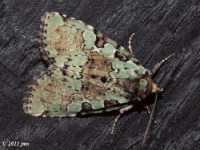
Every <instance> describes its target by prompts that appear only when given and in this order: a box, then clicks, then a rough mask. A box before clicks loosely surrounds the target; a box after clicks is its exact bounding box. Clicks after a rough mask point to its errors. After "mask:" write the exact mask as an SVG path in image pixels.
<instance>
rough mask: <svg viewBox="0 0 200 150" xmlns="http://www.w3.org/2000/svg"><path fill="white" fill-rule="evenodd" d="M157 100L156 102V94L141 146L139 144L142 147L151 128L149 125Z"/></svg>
mask: <svg viewBox="0 0 200 150" xmlns="http://www.w3.org/2000/svg"><path fill="white" fill-rule="evenodd" d="M157 100H158V93H156V96H155V102H154V104H153V109H152V111H151V114H150V117H149V122H148V125H147V128H146V131H145V133H144V137H143V140H142V144H141V145H142V146H143V145H144V143H145V142H146V138H147V135H148V133H149V129H150V126H151V123H152V120H153V115H154V112H155V109H156V104H157Z"/></svg>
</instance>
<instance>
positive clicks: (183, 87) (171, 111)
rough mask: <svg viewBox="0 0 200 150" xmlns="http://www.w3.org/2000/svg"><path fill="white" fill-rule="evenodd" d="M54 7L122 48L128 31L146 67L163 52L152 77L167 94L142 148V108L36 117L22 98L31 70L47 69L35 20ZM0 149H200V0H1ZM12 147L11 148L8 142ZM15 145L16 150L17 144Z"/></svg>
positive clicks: (145, 119) (160, 104)
mask: <svg viewBox="0 0 200 150" xmlns="http://www.w3.org/2000/svg"><path fill="white" fill-rule="evenodd" d="M46 11H58V12H60V13H64V14H66V15H68V16H72V17H75V18H77V19H80V20H82V21H84V22H86V23H88V24H90V25H92V26H94V27H95V28H96V29H97V30H100V31H102V32H103V33H104V34H106V35H107V36H109V37H110V38H112V39H114V40H115V41H117V42H118V43H119V44H120V45H122V46H125V47H127V41H128V37H129V36H130V34H131V33H132V32H134V33H135V34H136V35H135V37H134V42H133V48H134V54H135V56H136V57H137V58H138V59H139V60H140V62H141V63H142V64H143V65H144V66H146V67H147V68H149V69H151V68H152V67H153V66H154V64H156V63H157V62H159V61H160V60H161V59H163V58H165V57H166V56H168V55H170V54H172V53H175V54H176V56H175V57H174V58H173V59H171V60H170V61H169V62H168V63H167V64H165V65H164V66H163V67H162V68H161V69H160V71H159V73H158V74H157V76H156V78H155V80H156V81H157V82H158V83H159V84H160V85H161V86H162V87H164V89H165V91H164V92H163V93H162V96H161V97H160V98H159V102H158V105H157V109H156V112H157V114H156V118H157V121H158V123H157V124H152V126H151V129H150V133H149V137H148V140H147V142H146V144H145V146H144V147H142V148H141V147H140V142H141V139H142V136H143V133H144V131H145V128H146V126H147V123H148V115H147V114H146V112H145V111H142V112H140V113H138V112H135V111H133V112H131V113H129V114H127V115H126V116H124V117H123V118H121V120H120V121H119V122H118V124H117V128H116V131H115V134H114V135H113V136H112V135H111V134H110V128H111V122H112V121H113V118H114V117H115V116H95V117H88V118H64V119H63V118H41V117H38V118H34V117H31V116H28V115H26V114H24V112H23V109H22V103H23V102H22V98H23V96H24V92H25V90H26V85H28V84H29V83H30V82H31V80H32V79H33V77H34V75H37V74H39V73H40V72H41V71H42V70H45V69H46V67H45V65H44V63H43V62H42V61H41V59H40V53H39V50H38V47H37V44H36V38H37V37H36V33H37V31H39V25H40V17H41V15H43V14H44V12H46ZM0 85H1V86H0V142H1V144H0V149H1V150H4V149H11V147H4V146H3V142H5V141H9V140H10V141H19V142H28V143H30V146H28V147H24V149H31V150H39V149H44V150H51V149H52V150H64V149H66V150H90V149H93V150H102V149H105V150H131V149H144V150H146V149H148V150H151V149H152V150H154V149H157V150H158V149H159V150H172V149H173V150H191V149H192V150H197V149H200V117H199V116H200V1H199V0H193V1H192V0H184V1H183V0H162V1H146V0H142V1H136V0H126V1H122V0H115V1H107V0H101V1H97V0H85V1H75V0H66V1H64V0H57V1H56V0H32V1H24V0H2V1H1V2H0ZM12 148H13V147H12ZM17 149H20V148H19V147H17Z"/></svg>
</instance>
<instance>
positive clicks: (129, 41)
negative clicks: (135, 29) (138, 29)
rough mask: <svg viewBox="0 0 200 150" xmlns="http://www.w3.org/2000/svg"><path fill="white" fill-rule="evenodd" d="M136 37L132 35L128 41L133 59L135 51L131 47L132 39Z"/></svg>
mask: <svg viewBox="0 0 200 150" xmlns="http://www.w3.org/2000/svg"><path fill="white" fill-rule="evenodd" d="M134 35H135V33H132V34H131V36H130V37H129V40H128V50H129V52H130V53H131V55H132V57H134V54H133V49H132V46H131V44H132V43H131V41H132V38H133V36H134Z"/></svg>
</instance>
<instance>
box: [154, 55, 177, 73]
mask: <svg viewBox="0 0 200 150" xmlns="http://www.w3.org/2000/svg"><path fill="white" fill-rule="evenodd" d="M172 56H174V53H173V54H171V55H169V56H167V57H166V58H164V59H163V60H161V61H160V62H159V63H157V64H156V65H155V66H154V67H153V70H152V74H153V75H154V74H155V73H156V72H157V71H158V70H159V69H160V67H161V66H162V65H163V64H164V63H165V62H166V61H168V60H169V59H170V58H172Z"/></svg>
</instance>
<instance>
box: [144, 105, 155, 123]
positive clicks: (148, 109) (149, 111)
mask: <svg viewBox="0 0 200 150" xmlns="http://www.w3.org/2000/svg"><path fill="white" fill-rule="evenodd" d="M145 109H146V110H147V113H148V115H149V116H150V115H151V110H150V108H149V106H146V107H145ZM152 120H153V122H154V123H157V121H156V120H155V119H154V118H153V117H152Z"/></svg>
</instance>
